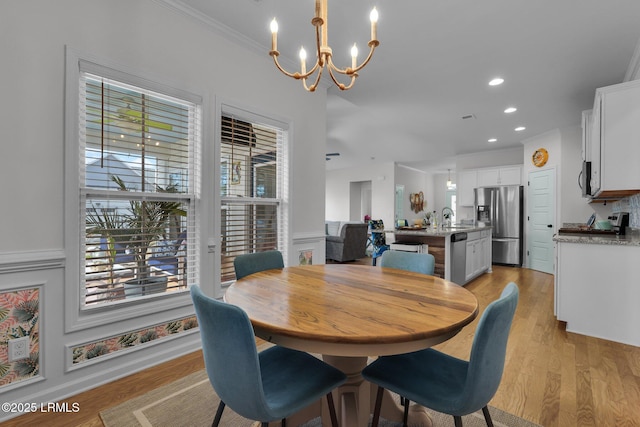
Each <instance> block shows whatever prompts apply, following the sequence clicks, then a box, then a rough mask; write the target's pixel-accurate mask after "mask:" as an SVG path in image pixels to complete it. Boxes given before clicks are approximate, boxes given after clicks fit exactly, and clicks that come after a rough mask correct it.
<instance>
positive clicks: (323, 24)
mask: <svg viewBox="0 0 640 427" xmlns="http://www.w3.org/2000/svg"><path fill="white" fill-rule="evenodd" d="M315 9H316V14H315V16H314V17H313V19H312V20H311V24H312V25H313V26H314V27H316V45H317V54H316V55H317V59H316V63H315V65H314V66H313V67H312V68H311V70H309V71H307V52H306V51H305V50H304V48H301V49H300V72H297V71H296V72H295V73H289V72H288V71H286V70H284V69H283V68H282V67H281V66H280V63H279V62H278V55H280V52H278V22H277V21H276V19H275V18H273V21H271V51H269V55H270V56H272V57H273V62H275V64H276V67H278V69H279V70H280V71H282V72H283V73H284V74H285V75H287V76H289V77H293V78H294V79H296V80H300V79H302V84H303V86H304V88H305V89H306V90H308V91H309V92H313V91H315V90H316V88H317V87H318V83H319V82H320V77H322V72H323V70H324V68H325V66H326V68H327V69H328V70H329V75H330V76H331V80H333V82H334V83H335V84H336V86H338V87H339V88H340V90H348V89H351V88H352V87H353V84H354V83H355V81H356V77H358V71H360V70H361V69H362V68H364V66H365V65H367V63H368V62H369V60H370V59H371V56H372V55H373V51H374V50H375V48H376V47H378V45H379V44H380V42H379V41H378V35H377V25H378V11H377V10H376V8H375V7H374V8H373V10H372V11H371V14H370V15H369V19H370V20H371V40H370V41H369V43H368V45H369V48H370V50H369V55H368V56H367V58H366V59H365V60H364V62H363V63H362V64H360V65H357V64H358V48H357V47H356V45H355V44H354V45H353V47H352V48H351V67H348V68H344V69H342V68H338V67H336V66H335V65H334V64H333V61H332V60H331V54H332V52H331V48H330V47H329V44H328V43H327V38H328V37H327V25H328V24H327V0H316V7H315ZM316 71H318V74H317V75H316V78H315V82H314V83H313V84H312V85H311V86H307V78H308V77H309V76H311V75H312V74H313V73H315V72H316ZM335 73H339V74H343V75H346V76H348V77H350V78H351V80H350V82H349V84H348V85H345V84H343V83H340V82H339V81H338V80H337V79H336V76H335Z"/></svg>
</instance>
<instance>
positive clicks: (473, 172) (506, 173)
mask: <svg viewBox="0 0 640 427" xmlns="http://www.w3.org/2000/svg"><path fill="white" fill-rule="evenodd" d="M521 183H522V166H519V165H515V166H501V167H495V168H482V169H466V170H463V171H460V172H458V178H457V196H458V202H457V203H458V205H460V206H473V204H474V202H475V197H474V194H473V190H474V189H475V188H479V187H495V186H497V185H521Z"/></svg>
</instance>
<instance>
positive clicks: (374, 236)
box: [369, 219, 387, 247]
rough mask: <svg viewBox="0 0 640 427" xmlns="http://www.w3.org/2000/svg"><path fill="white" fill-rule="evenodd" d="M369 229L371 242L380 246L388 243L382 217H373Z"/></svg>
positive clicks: (375, 245)
mask: <svg viewBox="0 0 640 427" xmlns="http://www.w3.org/2000/svg"><path fill="white" fill-rule="evenodd" d="M369 230H370V231H371V242H372V244H373V246H374V247H380V246H384V245H386V244H387V239H386V236H385V232H384V221H382V220H381V219H372V220H370V221H369Z"/></svg>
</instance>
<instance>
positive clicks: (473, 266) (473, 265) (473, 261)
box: [464, 240, 480, 283]
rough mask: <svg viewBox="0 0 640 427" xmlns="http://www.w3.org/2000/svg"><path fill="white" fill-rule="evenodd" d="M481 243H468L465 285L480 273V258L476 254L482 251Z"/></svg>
mask: <svg viewBox="0 0 640 427" xmlns="http://www.w3.org/2000/svg"><path fill="white" fill-rule="evenodd" d="M478 243H479V241H477V240H475V241H467V259H466V264H465V269H464V281H465V283H466V282H468V281H469V280H471V279H473V278H474V277H475V276H476V274H477V273H478V257H477V255H476V253H477V252H478V251H479V250H480V249H479V246H478Z"/></svg>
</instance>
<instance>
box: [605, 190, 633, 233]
mask: <svg viewBox="0 0 640 427" xmlns="http://www.w3.org/2000/svg"><path fill="white" fill-rule="evenodd" d="M611 211H612V212H613V213H615V212H629V227H632V228H640V194H634V195H633V196H630V197H625V198H624V199H622V200H620V201H619V202H615V203H614V204H613V208H612V209H611Z"/></svg>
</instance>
